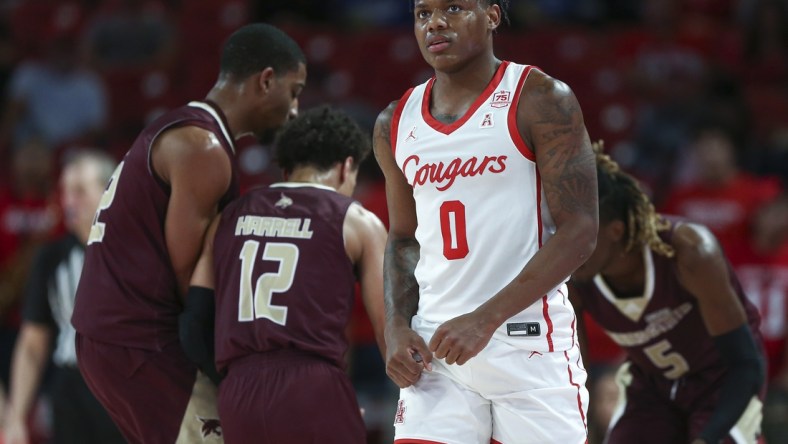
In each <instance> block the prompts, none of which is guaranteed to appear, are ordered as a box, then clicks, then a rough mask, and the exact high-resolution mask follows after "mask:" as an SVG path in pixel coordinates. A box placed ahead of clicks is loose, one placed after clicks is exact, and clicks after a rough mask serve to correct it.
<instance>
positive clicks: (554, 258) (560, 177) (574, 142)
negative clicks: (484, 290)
mask: <svg viewBox="0 0 788 444" xmlns="http://www.w3.org/2000/svg"><path fill="white" fill-rule="evenodd" d="M517 126H518V130H519V131H520V134H521V135H522V137H523V139H524V141H525V142H526V144H527V145H528V147H530V148H531V150H532V151H533V153H534V155H535V157H536V164H537V167H538V170H539V175H540V177H541V183H542V189H543V192H544V196H545V201H546V203H547V206H548V208H549V210H550V215H551V217H552V219H553V222H554V223H555V226H556V232H555V234H554V235H553V236H552V237H551V238H550V239H549V240H548V241H547V242H545V244H544V245H543V246H542V248H540V249H539V251H538V252H537V253H536V254H535V255H534V256H533V257H532V258H531V260H530V261H529V262H528V263H527V264H526V265H525V267H524V268H523V270H522V271H521V272H520V273H519V274H518V276H517V277H516V278H515V279H514V280H513V281H512V282H510V283H509V285H507V286H506V287H504V289H503V290H501V292H499V293H498V294H497V295H495V296H494V297H493V298H492V299H490V300H489V301H488V302H487V303H485V304H483V305H482V306H481V307H480V310H482V311H483V312H484V318H485V319H488V318H489V319H491V321H493V322H494V325H500V324H501V323H503V321H505V320H506V319H508V318H509V317H511V316H513V315H514V314H516V313H518V312H520V311H522V310H523V309H525V308H526V307H528V306H530V305H531V304H533V303H534V302H535V301H537V300H538V299H539V298H541V297H542V296H543V295H545V294H547V293H548V292H550V291H551V290H553V289H554V288H556V287H558V286H559V285H561V283H562V282H564V281H565V280H566V279H567V278H568V277H569V276H570V275H571V274H572V273H573V272H574V271H575V270H576V269H577V267H579V266H580V265H582V264H583V262H585V261H586V260H587V259H588V257H589V256H590V255H591V253H592V252H593V250H594V247H595V246H596V237H597V229H598V225H599V216H598V195H597V179H596V163H595V158H594V153H593V151H592V150H591V143H590V139H589V137H588V133H587V132H586V128H585V124H584V123H583V114H582V112H581V110H580V105H579V104H578V102H577V99H576V98H575V95H574V93H573V92H572V90H571V89H569V87H568V86H567V85H565V84H564V83H562V82H560V81H558V80H555V79H553V78H551V77H549V76H547V75H545V74H543V73H542V72H540V71H536V70H534V71H532V72H531V73H530V74H529V77H528V79H527V80H526V82H525V85H524V86H523V91H522V94H521V96H520V101H519V103H518V109H517Z"/></svg>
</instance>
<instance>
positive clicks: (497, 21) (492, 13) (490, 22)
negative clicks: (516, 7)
mask: <svg viewBox="0 0 788 444" xmlns="http://www.w3.org/2000/svg"><path fill="white" fill-rule="evenodd" d="M500 25H501V7H500V6H499V5H496V4H491V5H490V6H488V7H487V28H489V29H490V31H495V30H496V29H498V26H500Z"/></svg>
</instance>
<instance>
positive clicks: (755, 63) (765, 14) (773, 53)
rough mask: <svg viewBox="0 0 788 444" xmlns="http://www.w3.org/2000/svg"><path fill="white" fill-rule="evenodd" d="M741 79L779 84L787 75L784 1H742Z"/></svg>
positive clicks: (787, 18)
mask: <svg viewBox="0 0 788 444" xmlns="http://www.w3.org/2000/svg"><path fill="white" fill-rule="evenodd" d="M741 5H742V6H741V7H742V11H741V14H740V15H741V19H742V26H743V28H744V61H743V62H744V63H742V68H744V78H745V79H746V80H749V81H756V82H768V83H775V84H779V83H781V82H784V80H785V78H786V76H788V26H786V23H787V22H788V4H786V2H785V1H783V0H755V1H747V2H741Z"/></svg>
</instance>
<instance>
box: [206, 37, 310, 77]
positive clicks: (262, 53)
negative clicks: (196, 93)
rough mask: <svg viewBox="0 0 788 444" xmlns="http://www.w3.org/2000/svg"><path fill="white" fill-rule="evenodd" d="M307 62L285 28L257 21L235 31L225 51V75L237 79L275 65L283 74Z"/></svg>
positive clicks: (223, 68)
mask: <svg viewBox="0 0 788 444" xmlns="http://www.w3.org/2000/svg"><path fill="white" fill-rule="evenodd" d="M299 63H304V64H306V57H304V53H303V52H302V51H301V48H300V47H299V46H298V44H297V43H296V42H295V41H294V40H293V39H292V38H290V36H288V35H287V34H285V33H284V32H283V31H282V30H280V29H279V28H277V27H275V26H271V25H269V24H266V23H253V24H251V25H246V26H244V27H242V28H240V29H238V30H237V31H235V32H234V33H233V34H232V35H231V36H230V37H229V38H228V39H227V42H226V43H225V44H224V49H223V50H222V61H221V68H220V69H221V72H220V75H221V76H230V77H231V78H233V79H234V80H236V81H241V80H245V79H246V78H248V77H249V76H250V75H252V74H254V73H257V72H260V71H262V70H264V69H265V68H268V67H271V68H273V69H274V72H275V73H276V74H277V75H278V76H279V75H282V74H284V73H287V72H291V71H293V70H295V69H297V68H298V64H299Z"/></svg>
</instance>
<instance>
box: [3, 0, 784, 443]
mask: <svg viewBox="0 0 788 444" xmlns="http://www.w3.org/2000/svg"><path fill="white" fill-rule="evenodd" d="M512 3H513V4H512V8H511V24H510V25H509V26H506V27H504V29H502V30H500V31H499V33H498V36H497V37H496V39H497V41H496V48H497V55H498V57H499V58H503V59H507V58H513V59H516V60H518V61H522V62H525V63H532V64H534V65H537V66H539V67H541V68H542V69H543V70H544V71H545V72H547V73H548V74H550V75H552V76H554V77H556V78H558V79H561V80H563V81H565V82H567V83H568V84H569V85H570V86H571V87H572V88H573V90H574V91H575V94H576V95H577V97H578V99H579V101H580V103H581V105H582V107H583V111H584V115H585V119H586V125H587V127H588V129H589V133H590V135H591V137H592V139H593V140H597V139H603V140H604V142H605V147H606V149H607V151H608V152H609V153H610V154H611V155H612V156H613V157H614V158H615V159H616V160H618V161H619V163H620V164H621V165H622V166H623V167H624V168H626V169H627V170H628V171H630V172H632V173H633V174H634V175H636V176H637V177H638V178H639V179H641V180H642V182H643V185H644V186H645V187H646V189H647V190H648V191H649V193H650V194H651V196H652V199H653V201H654V202H655V204H656V205H657V207H658V208H657V209H658V210H660V211H663V212H667V213H671V214H676V215H681V216H685V217H687V218H688V219H690V220H694V221H699V222H702V223H705V224H707V225H708V226H709V227H710V228H712V229H713V230H714V232H715V234H716V235H717V236H718V238H719V240H720V242H721V244H722V245H723V247H724V249H725V251H726V253H727V254H728V256H729V258H730V260H731V262H732V265H733V269H734V270H735V272H736V273H737V274H738V277H739V278H740V280H741V281H742V283H743V285H744V286H745V291H746V292H747V295H748V297H749V298H751V299H752V301H753V302H754V303H755V304H756V306H757V307H758V308H759V310H760V313H761V316H762V324H761V329H762V333H763V335H764V337H765V338H766V341H767V344H766V347H767V355H768V358H769V377H770V385H769V387H770V393H769V398H768V401H767V409H766V411H765V416H764V429H765V431H766V432H767V438H769V437H770V436H771V437H772V442H788V431H786V428H788V342H786V337H787V336H788V194H786V192H785V188H786V185H788V1H786V0H643V1H638V2H633V1H628V0H522V1H514V2H512ZM408 5H409V2H407V1H404V0H375V1H368V0H330V1H304V0H289V1H257V2H254V1H251V0H189V1H188V2H187V1H186V0H168V1H167V0H104V1H101V0H81V1H78V0H6V1H4V2H0V91H3V94H0V110H1V111H2V113H1V114H0V379H2V384H3V386H4V387H6V388H7V387H8V380H9V370H8V368H9V362H10V357H11V353H12V350H13V347H14V342H15V340H16V336H17V332H18V328H19V322H20V316H19V307H20V303H21V302H22V301H21V299H22V294H23V293H24V291H23V288H24V285H25V281H26V279H27V273H28V270H29V266H30V262H31V258H32V256H33V254H34V252H35V250H36V248H37V246H39V245H40V244H41V242H43V241H45V240H47V239H50V238H52V236H54V235H56V234H59V233H62V231H63V229H64V228H63V222H62V220H63V215H62V210H61V209H60V208H59V205H58V204H57V202H58V198H57V195H58V190H57V187H56V184H57V177H58V174H59V171H60V167H61V165H62V161H63V159H64V157H65V156H67V155H68V154H69V153H71V152H74V151H78V150H80V149H82V148H92V149H99V150H103V151H105V152H107V153H109V154H110V155H111V156H113V157H115V158H116V159H119V158H120V157H122V155H123V154H124V153H125V151H126V150H127V149H128V147H129V146H130V143H131V141H132V140H133V137H134V136H135V135H136V134H137V133H138V132H139V130H140V129H141V128H142V127H143V126H144V125H145V123H146V122H148V121H150V120H151V119H152V118H154V117H156V116H157V115H159V114H160V113H161V112H162V111H164V110H166V109H169V108H171V107H174V106H177V105H180V104H183V103H185V102H187V101H189V100H192V99H199V98H202V97H204V95H205V93H206V92H207V91H208V90H209V89H210V87H211V86H212V84H213V82H214V81H215V79H216V75H217V72H216V71H215V69H216V67H218V66H219V63H218V58H219V53H220V49H221V46H222V43H223V41H224V39H225V38H226V37H227V36H228V35H229V34H230V33H232V31H234V30H235V29H237V28H238V27H239V26H240V25H242V24H245V23H249V22H253V21H260V20H264V21H268V22H271V23H274V24H276V25H278V26H280V27H281V28H283V29H284V30H286V31H287V32H288V33H290V34H291V35H292V36H293V37H294V38H295V39H296V40H297V41H298V42H299V44H300V45H301V46H302V48H303V49H304V51H305V53H306V55H307V59H308V78H307V87H306V89H305V91H304V93H303V95H302V100H301V106H302V108H309V107H311V106H314V105H317V104H320V103H324V102H329V103H332V104H334V105H336V106H339V107H341V108H344V109H345V110H346V111H348V112H349V113H350V114H351V115H353V116H354V117H355V118H356V119H357V120H358V121H359V123H360V124H362V125H363V126H365V127H367V128H369V129H370V132H371V128H372V125H373V123H374V119H375V116H376V115H377V113H378V112H379V111H380V110H381V109H382V108H383V107H385V106H386V105H387V104H388V103H389V102H390V101H392V100H395V99H398V98H399V95H400V94H402V93H403V92H404V91H405V90H406V89H407V88H408V87H410V86H412V85H413V84H415V83H417V82H421V81H423V80H425V79H426V78H428V77H429V76H430V75H431V71H430V70H429V66H428V65H426V63H424V61H423V60H422V58H421V55H420V52H419V49H418V47H417V46H416V43H415V40H414V38H413V36H412V32H411V28H410V23H411V20H412V18H411V12H410V9H409V6H408ZM269 144H270V140H263V141H258V140H253V139H244V140H243V141H242V143H240V144H239V146H240V147H241V148H240V150H239V154H238V155H239V159H240V164H241V167H242V171H243V177H242V184H243V185H242V186H243V187H244V188H246V189H248V188H249V187H252V186H256V185H260V184H267V183H271V182H273V181H276V180H278V179H279V177H280V176H279V172H278V169H277V167H276V165H272V164H271V161H270V159H271V155H270V146H269ZM362 171H363V178H360V180H361V183H360V186H359V189H358V195H357V198H358V199H359V200H360V201H361V202H362V203H364V204H365V206H367V207H368V208H369V209H370V210H372V211H374V212H376V213H377V214H378V215H379V216H380V217H381V219H382V220H383V221H384V222H386V221H387V220H388V217H387V214H386V203H385V193H384V190H383V183H382V177H381V175H380V173H379V171H378V170H377V166H376V164H375V162H374V159H370V160H368V161H367V162H366V163H365V165H364V168H363V169H362ZM357 305H358V304H357ZM587 324H590V325H589V338H588V348H589V354H588V355H587V356H586V358H585V361H586V367H587V368H588V370H589V372H590V376H591V379H590V384H591V386H590V387H589V389H590V390H591V395H592V398H591V399H592V405H591V411H590V415H589V416H590V420H591V423H590V424H589V426H590V430H591V433H592V440H591V441H592V442H599V438H600V436H601V434H602V433H603V431H604V427H605V425H606V424H607V421H609V418H610V415H611V414H612V411H611V410H612V406H613V405H614V404H615V401H616V399H617V394H616V389H615V385H614V384H613V383H612V369H614V368H615V366H616V365H617V364H618V363H619V362H620V359H621V353H620V351H619V350H618V348H617V346H616V345H615V344H613V343H612V342H610V341H609V340H608V339H607V338H606V337H605V335H604V333H603V332H601V331H600V330H599V329H598V328H597V327H595V326H594V325H593V324H592V323H591V321H590V319H589V320H587ZM348 334H349V335H350V336H351V338H352V339H353V344H354V346H353V350H352V352H351V355H350V356H349V362H350V366H349V369H350V372H351V375H352V376H353V380H354V382H355V383H356V387H357V390H358V394H359V401H360V403H361V405H362V407H363V408H364V409H365V420H366V421H367V423H368V426H369V429H370V442H385V440H388V441H389V442H390V433H391V432H392V431H391V429H392V427H391V423H392V418H393V414H394V409H395V407H396V402H395V401H393V400H395V399H396V396H397V390H396V388H395V387H394V386H393V384H391V383H389V382H388V380H387V378H386V375H385V369H384V366H383V362H382V360H381V358H380V355H379V354H378V351H377V348H376V346H375V342H374V335H373V334H372V330H371V327H370V326H369V325H368V323H367V321H366V319H365V314H364V311H363V308H359V310H358V311H357V316H355V322H354V323H353V325H352V326H351V329H350V331H349V332H348ZM688 339H689V338H688ZM41 399H42V402H41V405H42V407H41V408H39V413H38V414H37V415H36V417H35V418H33V419H32V421H33V422H34V423H35V428H36V430H38V432H39V434H38V438H37V439H38V440H39V441H40V442H45V440H46V436H47V427H48V426H47V414H46V410H47V409H46V385H45V388H44V393H43V396H42V397H41ZM2 406H3V403H2V402H0V415H2Z"/></svg>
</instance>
